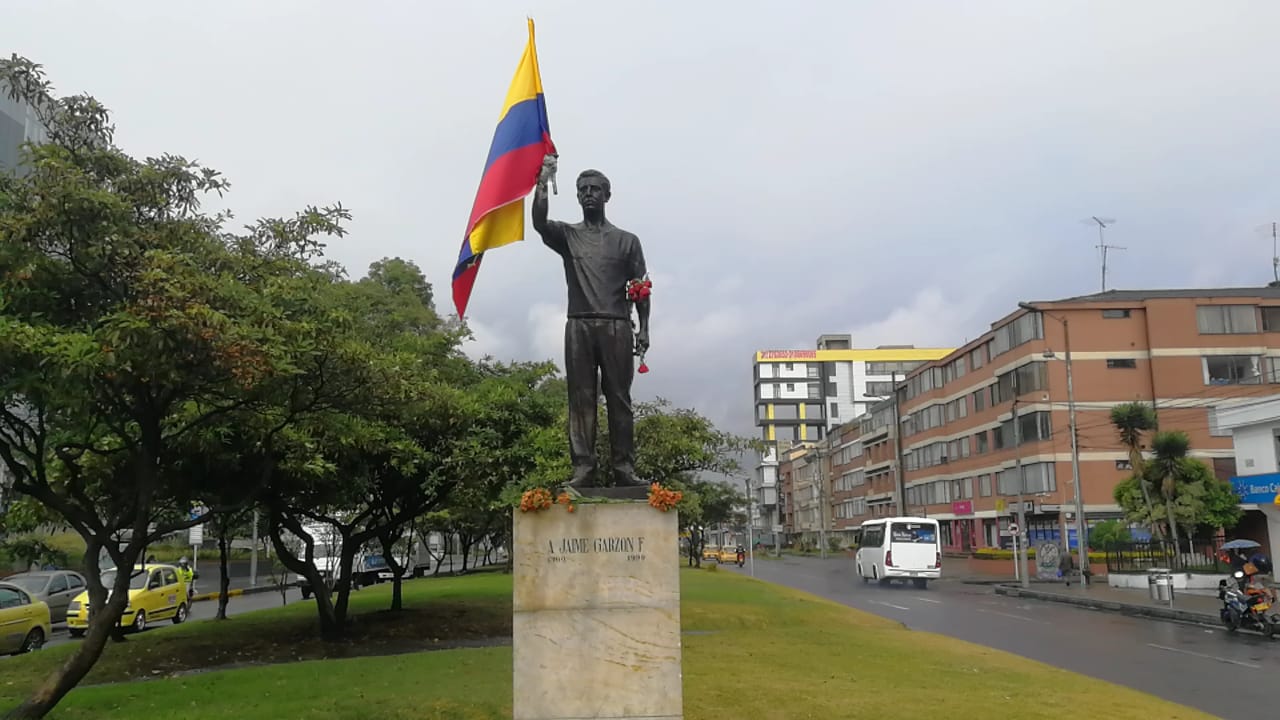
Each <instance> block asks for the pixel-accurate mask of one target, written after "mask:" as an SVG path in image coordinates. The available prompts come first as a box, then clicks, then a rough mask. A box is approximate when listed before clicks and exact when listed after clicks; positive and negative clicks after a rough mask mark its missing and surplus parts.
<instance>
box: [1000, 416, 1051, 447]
mask: <svg viewBox="0 0 1280 720" xmlns="http://www.w3.org/2000/svg"><path fill="white" fill-rule="evenodd" d="M1050 436H1051V432H1050V427H1049V413H1047V412H1033V413H1027V414H1026V415H1019V416H1018V444H1019V445H1021V444H1025V443H1029V442H1036V441H1038V440H1048V439H1049V437H1050ZM995 446H996V448H998V449H1003V448H1011V447H1013V420H1012V419H1009V420H1005V421H1004V422H1003V423H1000V427H998V428H996V431H995Z"/></svg>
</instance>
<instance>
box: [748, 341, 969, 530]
mask: <svg viewBox="0 0 1280 720" xmlns="http://www.w3.org/2000/svg"><path fill="white" fill-rule="evenodd" d="M815 345H816V347H815V349H812V350H761V351H758V352H757V353H756V354H755V361H754V373H753V374H754V379H755V382H754V389H755V395H754V397H755V400H754V402H755V416H756V425H757V427H759V428H760V438H761V439H762V440H764V441H765V442H766V444H767V445H766V447H767V450H766V451H765V452H764V453H763V454H762V455H761V458H760V461H759V463H758V464H757V465H756V468H755V474H754V477H753V479H752V492H753V494H754V496H755V502H756V503H757V504H758V505H759V507H760V518H761V519H760V523H759V524H758V525H756V526H755V531H756V532H757V533H758V534H759V536H760V538H761V541H762V542H764V543H766V544H776V543H779V542H781V540H782V539H783V538H784V537H788V538H789V537H792V536H793V535H795V533H796V530H795V526H794V524H793V523H794V521H795V516H794V511H795V507H794V506H792V508H791V511H792V515H791V520H790V521H787V520H786V519H784V517H783V513H782V511H781V507H782V506H781V504H780V503H781V498H782V497H783V494H781V493H780V491H779V484H778V483H779V472H778V467H779V458H780V456H781V455H783V454H785V453H786V452H787V451H788V449H789V448H791V447H793V446H796V445H810V444H814V443H820V442H823V441H824V440H825V439H826V438H827V435H828V433H829V431H830V430H831V428H833V427H836V426H838V425H841V424H842V423H846V424H847V423H849V422H852V421H854V420H856V419H857V418H858V417H860V416H861V415H863V414H865V413H866V412H867V410H868V409H869V408H870V407H871V406H872V405H873V404H874V403H876V402H879V401H882V400H883V398H886V397H889V396H891V395H892V393H893V380H894V379H895V378H899V379H900V378H902V377H905V376H906V374H907V373H908V372H910V371H911V370H914V369H915V368H918V367H920V366H921V365H923V364H924V363H926V362H929V361H930V360H936V359H938V358H941V357H945V356H946V355H947V353H949V352H950V349H949V348H917V347H915V346H912V345H894V346H881V347H877V348H871V349H857V348H854V347H853V338H852V336H850V335H831V334H829V335H822V336H820V337H819V338H818V340H817V342H816V343H815ZM789 522H790V523H792V524H789Z"/></svg>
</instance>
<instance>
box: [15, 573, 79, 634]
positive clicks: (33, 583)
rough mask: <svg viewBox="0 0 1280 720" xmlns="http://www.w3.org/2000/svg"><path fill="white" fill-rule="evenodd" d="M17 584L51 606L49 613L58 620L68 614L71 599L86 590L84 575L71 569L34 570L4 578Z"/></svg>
mask: <svg viewBox="0 0 1280 720" xmlns="http://www.w3.org/2000/svg"><path fill="white" fill-rule="evenodd" d="M4 581H5V582H7V583H9V584H10V585H17V586H18V587H20V588H22V589H23V590H26V591H27V594H29V595H31V597H32V598H34V599H36V600H40V601H42V602H43V603H44V604H45V605H48V606H49V615H50V617H52V618H54V619H55V620H56V621H57V622H62V621H63V620H65V619H66V616H67V606H68V605H70V604H71V599H72V598H74V597H75V596H77V595H79V594H80V593H82V592H84V591H85V588H86V587H87V586H86V585H85V582H84V576H83V575H81V574H80V573H78V572H72V571H70V570H33V571H31V572H25V573H19V574H17V575H11V576H9V577H7V578H5V580H4Z"/></svg>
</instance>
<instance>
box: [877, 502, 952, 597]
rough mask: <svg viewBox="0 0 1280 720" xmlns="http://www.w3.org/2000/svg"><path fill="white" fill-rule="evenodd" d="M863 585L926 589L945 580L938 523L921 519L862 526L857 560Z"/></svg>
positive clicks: (905, 519)
mask: <svg viewBox="0 0 1280 720" xmlns="http://www.w3.org/2000/svg"><path fill="white" fill-rule="evenodd" d="M856 562H857V566H858V576H859V577H861V578H862V581H863V582H868V581H871V580H875V581H876V582H878V583H880V584H881V585H888V584H889V581H890V580H895V579H902V580H908V579H909V580H911V582H913V583H915V586H916V587H918V588H920V589H922V590H923V589H924V588H925V587H928V583H929V581H930V580H937V579H938V578H940V577H942V545H941V544H939V540H938V521H937V520H930V519H929V518H920V517H891V518H880V519H879V520H868V521H866V522H864V523H862V528H861V543H860V544H859V546H858V553H857V556H856Z"/></svg>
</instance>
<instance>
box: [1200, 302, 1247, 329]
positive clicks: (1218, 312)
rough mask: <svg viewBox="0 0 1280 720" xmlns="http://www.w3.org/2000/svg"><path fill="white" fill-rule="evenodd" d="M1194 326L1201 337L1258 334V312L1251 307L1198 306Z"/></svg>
mask: <svg viewBox="0 0 1280 720" xmlns="http://www.w3.org/2000/svg"><path fill="white" fill-rule="evenodd" d="M1196 325H1197V326H1199V328H1200V332H1201V334H1203V335H1234V334H1241V333H1256V332H1258V312H1257V309H1256V308H1255V307H1254V306H1253V305H1200V306H1199V307H1197V308H1196Z"/></svg>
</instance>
